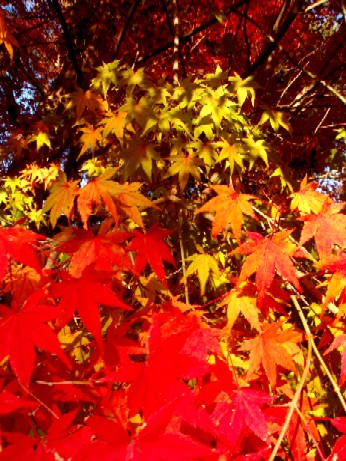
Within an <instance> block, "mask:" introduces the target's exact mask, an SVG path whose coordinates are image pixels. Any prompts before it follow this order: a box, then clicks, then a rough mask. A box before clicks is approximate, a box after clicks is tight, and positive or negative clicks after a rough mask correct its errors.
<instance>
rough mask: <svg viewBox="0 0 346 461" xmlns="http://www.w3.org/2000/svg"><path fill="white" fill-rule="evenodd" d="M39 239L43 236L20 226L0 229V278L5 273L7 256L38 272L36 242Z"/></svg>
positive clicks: (0, 278)
mask: <svg viewBox="0 0 346 461" xmlns="http://www.w3.org/2000/svg"><path fill="white" fill-rule="evenodd" d="M41 239H44V237H43V236H41V235H39V234H36V233H35V232H31V231H29V230H25V229H22V228H21V227H11V228H7V229H0V280H2V278H3V277H4V275H5V273H6V269H7V265H8V258H9V257H12V258H13V259H15V260H16V261H18V262H19V263H22V264H25V265H27V266H30V267H33V268H34V269H35V270H37V271H38V272H39V271H40V270H41V266H40V263H39V261H38V258H37V252H36V243H37V241H38V240H41Z"/></svg>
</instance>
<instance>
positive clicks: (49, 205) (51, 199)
mask: <svg viewBox="0 0 346 461" xmlns="http://www.w3.org/2000/svg"><path fill="white" fill-rule="evenodd" d="M78 183H79V180H77V181H67V177H66V174H65V173H64V172H63V171H60V172H59V177H58V179H57V181H56V182H55V183H54V184H53V185H52V187H51V188H50V189H49V196H48V198H47V200H46V201H45V203H44V205H43V208H42V211H43V212H44V213H46V212H47V211H49V210H50V216H49V219H50V222H51V224H52V226H53V227H55V226H56V223H57V221H58V219H59V217H60V216H61V215H65V216H66V217H67V219H68V220H69V221H70V219H71V214H72V210H73V204H74V199H75V197H76V195H77V191H78V190H79V187H78Z"/></svg>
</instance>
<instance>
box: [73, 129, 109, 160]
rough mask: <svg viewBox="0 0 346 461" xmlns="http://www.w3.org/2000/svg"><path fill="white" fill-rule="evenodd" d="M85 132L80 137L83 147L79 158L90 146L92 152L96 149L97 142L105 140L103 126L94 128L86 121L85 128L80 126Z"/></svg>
mask: <svg viewBox="0 0 346 461" xmlns="http://www.w3.org/2000/svg"><path fill="white" fill-rule="evenodd" d="M79 131H82V132H83V134H82V136H81V137H80V141H81V143H82V149H81V151H80V152H79V155H78V157H77V160H78V159H79V158H80V157H81V156H82V155H83V154H84V153H85V152H86V151H87V150H88V149H89V148H90V149H91V151H92V152H94V151H95V149H96V144H97V143H101V142H102V140H103V136H102V131H101V128H94V127H93V126H92V125H90V123H86V126H85V127H84V128H80V129H79Z"/></svg>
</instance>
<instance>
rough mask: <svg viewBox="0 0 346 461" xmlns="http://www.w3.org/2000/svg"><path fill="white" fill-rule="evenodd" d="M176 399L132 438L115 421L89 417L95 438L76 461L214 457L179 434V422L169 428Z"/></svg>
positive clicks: (208, 449)
mask: <svg viewBox="0 0 346 461" xmlns="http://www.w3.org/2000/svg"><path fill="white" fill-rule="evenodd" d="M177 402H178V400H175V401H173V402H172V403H170V404H168V405H166V406H164V407H163V408H160V409H159V410H158V411H157V412H155V413H154V414H153V415H152V416H150V418H148V420H147V421H146V424H145V425H144V426H143V427H142V428H141V429H140V430H139V432H138V433H137V434H136V435H135V436H133V437H129V435H128V433H127V431H125V429H124V428H123V427H122V426H121V425H120V424H119V423H118V422H116V421H112V420H110V419H107V418H102V417H97V416H94V417H90V418H88V421H87V422H88V425H89V426H90V427H91V429H92V432H93V433H94V435H95V436H96V440H95V442H93V443H92V444H91V445H90V446H89V447H86V449H85V450H83V451H82V452H81V453H80V457H79V458H77V461H81V460H83V461H112V460H114V459H119V460H121V459H131V460H133V461H153V460H165V461H176V460H180V461H191V460H192V459H201V460H202V459H211V456H212V453H213V450H212V448H211V447H209V446H207V445H204V444H202V443H200V442H198V441H197V440H194V439H193V438H192V437H191V436H188V435H185V434H182V433H180V431H179V425H178V427H175V426H174V425H173V428H169V427H168V426H169V423H170V421H171V420H172V417H173V416H174V410H175V408H176V404H177Z"/></svg>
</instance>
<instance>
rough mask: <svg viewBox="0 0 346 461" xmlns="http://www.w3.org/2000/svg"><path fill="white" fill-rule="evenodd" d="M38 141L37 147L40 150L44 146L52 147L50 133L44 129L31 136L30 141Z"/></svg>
mask: <svg viewBox="0 0 346 461" xmlns="http://www.w3.org/2000/svg"><path fill="white" fill-rule="evenodd" d="M34 141H36V149H37V150H40V148H41V147H42V146H47V147H49V149H50V148H51V147H52V146H51V143H50V139H49V137H48V134H47V133H45V132H42V131H39V132H38V133H36V134H34V135H32V136H31V138H30V141H29V143H31V142H34Z"/></svg>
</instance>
